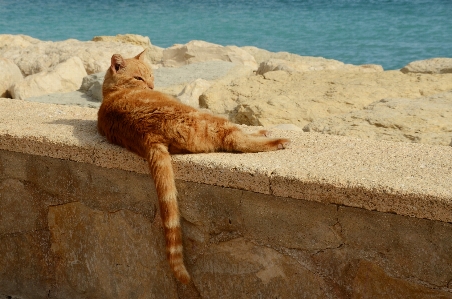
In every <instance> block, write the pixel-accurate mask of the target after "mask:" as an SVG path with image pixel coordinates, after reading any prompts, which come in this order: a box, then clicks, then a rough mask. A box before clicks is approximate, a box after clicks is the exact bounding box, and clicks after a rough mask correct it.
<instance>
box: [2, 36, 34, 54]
mask: <svg viewBox="0 0 452 299" xmlns="http://www.w3.org/2000/svg"><path fill="white" fill-rule="evenodd" d="M40 42H41V41H40V40H39V39H36V38H33V37H31V36H27V35H21V34H20V35H12V34H0V53H1V52H3V51H6V50H8V49H24V48H27V47H29V46H31V45H34V44H37V43H40Z"/></svg>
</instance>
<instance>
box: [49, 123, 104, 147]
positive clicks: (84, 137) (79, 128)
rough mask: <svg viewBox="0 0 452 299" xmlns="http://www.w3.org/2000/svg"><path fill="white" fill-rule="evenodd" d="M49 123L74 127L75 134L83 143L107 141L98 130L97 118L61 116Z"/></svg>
mask: <svg viewBox="0 0 452 299" xmlns="http://www.w3.org/2000/svg"><path fill="white" fill-rule="evenodd" d="M48 123H49V124H52V125H65V126H70V127H72V134H73V136H74V137H75V138H77V140H78V141H79V142H80V143H82V144H83V143H92V142H93V141H94V142H105V141H106V140H105V138H104V137H103V136H101V135H100V134H99V133H98V131H97V120H89V119H64V118H60V119H56V120H53V121H50V122H48Z"/></svg>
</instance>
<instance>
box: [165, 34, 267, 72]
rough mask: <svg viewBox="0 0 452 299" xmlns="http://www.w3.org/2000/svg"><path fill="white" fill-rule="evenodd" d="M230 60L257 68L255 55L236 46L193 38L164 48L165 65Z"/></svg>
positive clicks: (173, 65)
mask: <svg viewBox="0 0 452 299" xmlns="http://www.w3.org/2000/svg"><path fill="white" fill-rule="evenodd" d="M212 60H213V61H217V60H220V61H221V60H222V61H229V62H234V63H238V64H243V65H246V66H250V67H252V68H253V69H257V66H258V65H257V63H256V60H255V59H254V57H253V56H252V55H251V54H249V53H248V52H246V51H245V50H243V49H240V48H239V47H236V46H225V47H223V46H220V45H217V44H212V43H208V42H205V41H199V40H193V41H190V42H188V43H186V44H184V45H182V44H176V45H173V46H172V47H169V48H166V49H165V50H163V65H164V66H170V67H176V66H182V65H186V64H191V63H196V62H202V61H212Z"/></svg>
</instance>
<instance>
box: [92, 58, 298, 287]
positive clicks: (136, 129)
mask: <svg viewBox="0 0 452 299" xmlns="http://www.w3.org/2000/svg"><path fill="white" fill-rule="evenodd" d="M143 53H144V52H142V53H140V54H139V55H137V56H136V57H134V58H130V59H124V58H123V57H122V56H121V55H119V54H115V55H113V56H112V57H111V66H110V68H109V69H108V71H107V73H106V75H105V80H104V84H103V86H102V92H103V98H104V99H103V102H102V105H101V106H100V109H99V112H98V130H99V132H100V133H101V134H102V135H105V136H106V137H107V139H108V140H109V141H110V142H112V143H114V144H117V145H120V146H123V147H125V148H127V149H128V150H130V151H132V152H134V153H136V154H138V155H139V156H141V157H143V158H145V159H146V160H147V161H148V164H149V169H150V172H151V174H152V177H153V179H154V183H155V188H156V190H157V196H158V200H159V207H160V215H161V218H162V222H163V227H164V232H165V238H166V251H167V257H168V261H169V264H170V266H171V269H172V270H173V272H174V275H175V276H176V278H177V279H178V280H179V281H181V282H183V283H188V282H189V281H190V275H189V274H188V272H187V270H186V268H185V265H184V261H183V254H182V235H181V228H180V223H179V209H178V205H177V190H176V186H175V181H174V174H173V169H172V165H171V156H170V154H178V153H207V152H216V151H228V152H260V151H273V150H277V149H282V148H285V147H286V146H287V145H288V144H289V140H288V139H270V138H266V137H265V136H263V135H265V131H260V132H259V133H257V134H245V133H243V132H242V131H241V130H240V129H239V128H237V127H236V126H235V125H234V124H232V123H231V122H229V121H227V120H226V119H224V118H221V117H217V116H214V115H211V114H208V113H204V112H200V111H198V110H196V109H194V108H192V107H190V106H187V105H184V104H182V103H180V102H178V101H177V100H176V99H174V98H172V97H171V96H168V95H166V94H163V93H161V92H158V91H154V90H153V88H154V77H153V76H152V72H151V70H150V69H149V68H148V67H147V66H146V64H145V63H144V62H143V58H144V55H143Z"/></svg>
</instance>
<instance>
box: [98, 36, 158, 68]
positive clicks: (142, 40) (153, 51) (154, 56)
mask: <svg viewBox="0 0 452 299" xmlns="http://www.w3.org/2000/svg"><path fill="white" fill-rule="evenodd" d="M92 41H95V42H121V43H126V44H133V45H137V46H141V47H142V48H143V49H147V52H146V57H147V59H148V60H149V62H150V63H152V64H159V63H161V62H162V57H163V48H160V47H157V46H154V45H152V44H151V40H150V39H149V37H147V36H142V35H138V34H117V35H116V36H105V35H104V36H95V37H94V38H93V39H92Z"/></svg>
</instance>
